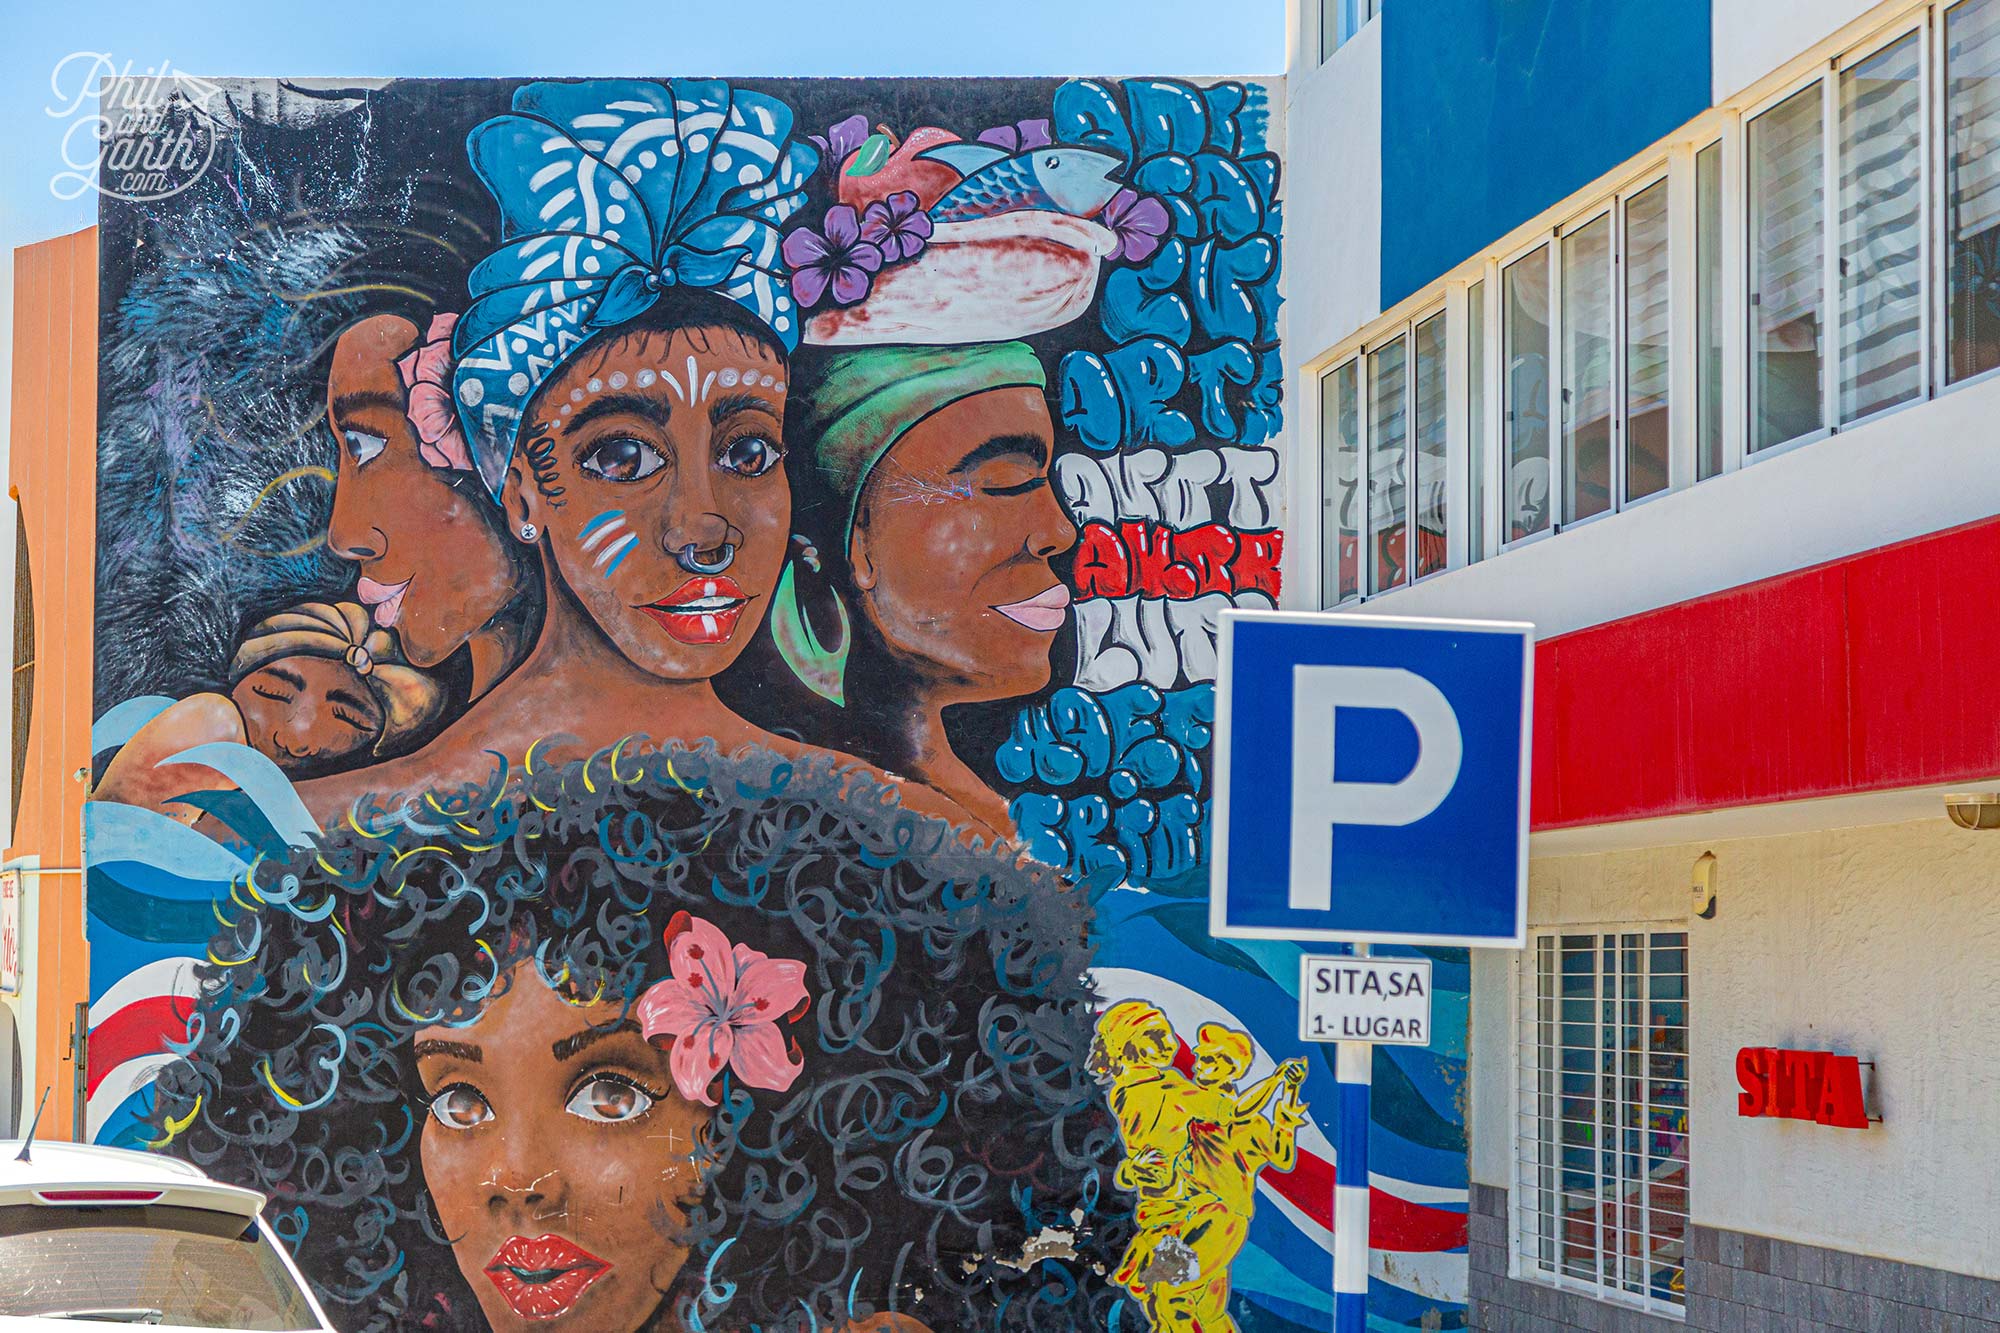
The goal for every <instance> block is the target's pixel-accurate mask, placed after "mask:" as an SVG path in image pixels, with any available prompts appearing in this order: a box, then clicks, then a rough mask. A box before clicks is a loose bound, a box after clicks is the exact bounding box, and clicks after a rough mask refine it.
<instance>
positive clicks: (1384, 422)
mask: <svg viewBox="0 0 2000 1333" xmlns="http://www.w3.org/2000/svg"><path fill="white" fill-rule="evenodd" d="M1408 360H1409V351H1408V349H1407V348H1406V347H1405V346H1404V345H1403V340H1402V339H1401V338H1398V339H1396V340H1395V341H1394V342H1390V343H1384V344H1383V345H1382V346H1381V347H1378V348H1376V349H1375V350H1374V351H1371V352H1370V353H1369V354H1368V552H1369V555H1368V569H1369V583H1368V590H1369V591H1370V592H1386V591H1387V590H1388V589H1390V588H1393V587H1395V586H1396V585H1398V584H1400V583H1407V582H1409V559H1410V557H1409V552H1408V549H1407V548H1408V545H1409V515H1410V483H1409V475H1410V473H1409V468H1410V459H1409V444H1410V442H1409V424H1408V420H1409V414H1408V409H1407V405H1406V402H1405V400H1406V399H1407V397H1408V379H1409V374H1408Z"/></svg>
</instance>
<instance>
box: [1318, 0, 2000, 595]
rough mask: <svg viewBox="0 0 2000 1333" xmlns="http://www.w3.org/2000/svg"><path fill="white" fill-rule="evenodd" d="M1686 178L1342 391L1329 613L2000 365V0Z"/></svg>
mask: <svg viewBox="0 0 2000 1333" xmlns="http://www.w3.org/2000/svg"><path fill="white" fill-rule="evenodd" d="M1684 162H1685V166H1684V168H1680V169H1675V170H1672V171H1670V170H1669V169H1668V167H1667V166H1666V165H1664V164H1663V165H1661V166H1659V167H1657V168H1656V169H1655V170H1653V171H1652V172H1651V173H1647V174H1641V175H1639V176H1637V177H1635V178H1634V179H1633V180H1632V181H1631V182H1630V183H1629V184H1628V185H1627V186H1625V187H1624V188H1623V189H1621V190H1619V191H1618V192H1617V193H1615V194H1614V195H1613V196H1611V197H1610V198H1607V199H1603V200H1600V201H1599V202H1598V203H1597V204H1596V205H1594V206H1593V207H1591V208H1590V209H1588V210H1586V211H1584V212H1582V213H1580V214H1579V215H1577V216H1576V217H1574V218H1573V219H1572V220H1570V221H1569V222H1568V223H1566V224H1565V225H1564V226H1562V227H1560V228H1557V229H1555V230H1553V231H1552V232H1551V233H1549V234H1548V235H1546V236H1545V237H1543V238H1541V239H1539V240H1537V241H1536V242H1534V243H1533V244H1532V245H1530V246H1529V247H1528V248H1526V249H1525V250H1523V251H1519V252H1515V253H1511V254H1508V255H1505V256H1502V257H1500V258H1499V259H1498V260H1497V261H1496V262H1493V263H1490V264H1488V265H1486V266H1485V268H1484V273H1485V275H1486V276H1485V277H1483V278H1482V279H1480V280H1478V281H1473V282H1471V283H1470V284H1469V285H1468V286H1467V287H1466V288H1465V290H1464V298H1463V300H1464V318H1463V320H1462V322H1458V323H1455V324H1448V321H1447V318H1446V310H1445V309H1444V306H1443V302H1442V298H1440V302H1439V304H1438V305H1437V306H1435V307H1433V308H1430V309H1426V310H1423V311H1421V312H1420V313H1419V314H1418V315H1417V316H1416V317H1415V318H1413V319H1411V320H1409V321H1408V322H1406V323H1405V324H1403V325H1402V326H1400V327H1398V328H1394V329H1391V330H1388V331H1386V332H1384V333H1382V334H1380V335H1379V336H1377V337H1376V338H1375V339H1373V340H1372V341H1370V342H1369V343H1368V344H1367V345H1366V346H1365V347H1364V348H1363V349H1362V350H1361V351H1360V352H1358V353H1357V354H1356V355H1354V356H1353V357H1351V358H1349V359H1347V360H1344V361H1342V362H1340V363H1339V364H1337V365H1335V366H1334V367H1332V368H1331V369H1330V370H1328V371H1327V372H1326V374H1325V376H1324V378H1323V379H1322V382H1321V402H1320V423H1321V425H1320V429H1321V478H1322V502H1323V527H1322V547H1323V568H1322V585H1321V586H1322V598H1323V601H1324V602H1325V603H1327V604H1329V605H1331V604H1335V603H1338V602H1342V601H1346V600H1348V599H1350V598H1354V597H1359V596H1367V595H1372V594H1376V593H1381V592H1386V591H1389V590H1391V589H1393V588H1396V587H1399V586H1401V585H1403V584H1405V583H1408V582H1410V581H1413V580H1415V579H1421V578H1423V577H1425V576H1427V575H1429V574H1433V573H1436V572H1438V571H1440V570H1442V569H1444V568H1445V567H1446V564H1447V558H1448V554H1449V552H1450V551H1451V550H1452V549H1453V547H1452V543H1453V540H1454V538H1457V537H1458V535H1459V533H1460V531H1461V530H1462V532H1463V549H1464V551H1465V556H1464V558H1465V559H1468V560H1477V559H1480V558H1481V557H1482V556H1484V555H1488V554H1491V553H1493V552H1495V551H1497V550H1499V549H1502V548H1504V547H1506V546H1507V545H1509V544H1511V543H1513V542H1517V541H1523V540H1527V539H1531V538H1535V537H1538V536H1541V535H1543V534H1546V533H1548V532H1551V531H1553V530H1556V529H1559V528H1560V527H1562V526H1564V525H1569V524H1575V523H1580V522H1583V521H1586V520H1588V519H1592V518H1595V517H1597V516H1599V515H1602V514H1605V513H1609V512H1612V511H1614V510H1617V509H1620V508H1623V507H1625V506H1627V505H1630V504H1634V503H1637V502H1639V501H1643V500H1645V499H1647V498H1649V497H1652V496H1654V495H1657V494H1660V493H1661V492H1663V491H1666V490H1667V489H1669V488H1670V487H1671V486H1674V485H1677V484H1687V483H1689V482H1700V481H1705V480H1707V479H1708V478H1710V477H1713V476H1716V475H1718V474H1719V473H1721V472H1723V471H1725V470H1726V469H1727V468H1728V467H1731V466H1734V465H1735V464H1736V462H1738V461H1740V460H1749V459H1754V458H1756V457H1758V456H1761V455H1764V454H1768V453H1770V452H1772V451H1775V450H1778V449H1781V448H1784V447H1786V446H1791V445H1795V444H1799V443H1801V442H1804V441H1807V440H1811V439H1814V438H1817V437H1819V436H1822V435H1825V434H1827V433H1829V432H1831V431H1835V430H1839V429H1842V428H1844V427H1847V426H1851V425H1854V424H1856V423H1858V422H1861V421H1863V420H1866V419H1868V418H1871V417H1874V416H1876V415H1878V414H1880V413H1883V412H1886V411H1890V410H1893V409H1895V408H1897V407H1901V406H1904V405H1906V404H1908V403H1911V402H1915V401H1918V400H1921V399H1923V398H1926V397H1928V396H1930V395H1932V394H1934V393H1936V392H1938V391H1939V390H1941V389H1944V388H1948V387H1950V386H1952V385H1955V384H1958V383H1960V382H1963V381H1965V380H1968V379H1971V378H1974V377H1976V376H1979V375H1983V374H1985V373H1987V372H1988V371H1991V370H1993V369H1995V368H1996V367H2000V0H1957V3H1950V4H1939V5H1937V6H1935V7H1933V8H1932V9H1930V10H1928V11H1925V12H1923V13H1921V14H1919V15H1917V16H1915V17H1913V18H1908V19H1905V20H1903V21H1902V23H1901V24H1900V25H1899V26H1898V27H1896V28H1895V29H1892V30H1890V31H1887V32H1884V33H1882V34H1879V35H1878V36H1877V37H1875V38H1874V39H1872V40H1871V42H1870V43H1869V44H1868V45H1867V46H1864V47H1861V48H1857V49H1856V50H1855V51H1853V52H1851V53H1850V54H1848V55H1847V56H1844V57H1843V58H1841V59H1839V60H1836V61H1833V62H1831V63H1830V64H1829V65H1828V66H1827V67H1826V68H1824V69H1823V70H1822V71H1820V72H1819V73H1817V74H1815V75H1813V76H1811V77H1809V78H1807V79H1806V80H1804V81H1803V82H1802V83H1800V84H1798V85H1796V86H1794V87H1791V88H1788V89H1786V90H1785V91H1784V92H1783V93H1781V94H1780V95H1778V96H1776V97H1774V98H1772V99H1769V100H1768V102H1767V103H1765V104H1763V105H1759V106H1756V107H1753V108H1752V109H1751V110H1750V111H1749V112H1748V113H1747V114H1746V115H1745V116H1744V117H1743V119H1742V129H1741V134H1740V136H1735V137H1732V138H1731V139H1730V140H1729V142H1728V144H1727V146H1726V149H1725V143H1724V142H1723V141H1722V140H1721V139H1720V138H1718V139H1717V141H1715V142H1711V143H1708V144H1705V145H1702V146H1700V147H1699V148H1697V149H1695V151H1693V153H1692V155H1691V158H1690V159H1684ZM1725 167H1726V169H1727V171H1728V172H1729V173H1730V174H1731V175H1733V176H1734V181H1733V182H1732V181H1728V180H1726V179H1725ZM1677 224H1678V225H1680V226H1682V227H1684V228H1685V231H1684V232H1682V233H1681V235H1682V236H1683V237H1684V239H1681V240H1679V241H1676V239H1675V231H1676V226H1677ZM1732 247H1733V248H1734V249H1735V250H1736V251H1737V255H1736V258H1735V260H1734V261H1733V262H1730V263H1727V264H1726V263H1725V258H1726V254H1727V252H1728V251H1729V250H1730V249H1731V248H1732ZM1680 268H1685V269H1687V270H1689V271H1688V272H1686V273H1678V272H1677V271H1676V270H1677V269H1680ZM1677 279H1680V281H1677ZM1489 287H1490V288H1492V290H1491V291H1490V292H1489V290H1488V289H1489ZM1732 287H1733V288H1734V290H1731V288H1732ZM1732 298H1733V299H1732ZM1489 307H1490V308H1489ZM1678 307H1685V308H1684V309H1678ZM1677 314H1679V316H1680V318H1679V319H1678V321H1677V320H1676V315H1677ZM1448 327H1451V328H1454V329H1463V330H1464V331H1465V332H1464V333H1463V334H1461V335H1456V336H1455V337H1454V338H1447V336H1446V331H1447V328H1448ZM1454 343H1458V344H1460V345H1459V346H1454ZM1455 352H1457V353H1460V354H1461V356H1460V359H1459V360H1458V361H1453V360H1452V357H1453V354H1454V353H1455ZM1489 358H1490V360H1489ZM1489 364H1490V365H1492V366H1494V367H1495V370H1494V371H1493V372H1491V373H1489V369H1488V367H1489ZM1732 374H1733V375H1734V376H1736V377H1737V379H1738V383H1739V384H1740V389H1739V390H1738V396H1737V397H1736V399H1735V404H1736V410H1735V412H1734V413H1732V412H1731V411H1730V410H1729V408H1728V406H1727V404H1728V401H1729V400H1728V398H1727V396H1726V393H1725V380H1726V379H1727V378H1729V377H1730V376H1731V375H1732ZM1452 375H1462V376H1463V383H1464V386H1465V388H1464V391H1463V393H1462V395H1460V396H1459V398H1458V402H1459V404H1460V405H1459V407H1458V409H1457V411H1458V412H1462V414H1463V419H1462V420H1460V421H1454V420H1452V417H1453V415H1454V409H1453V408H1452V407H1451V406H1450V404H1449V403H1448V398H1449V397H1450V396H1449V395H1447V393H1446V391H1445V388H1446V384H1447V380H1448V377H1450V376H1452ZM1489 397H1492V398H1497V403H1496V404H1495V405H1496V406H1497V409H1498V410H1497V411H1495V412H1492V413H1491V414H1490V415H1489V411H1488V399H1489ZM1683 416H1684V418H1685V419H1682V418H1683ZM1732 416H1733V417H1734V419H1733V420H1732V419H1731V418H1732ZM1677 440H1678V441H1680V443H1678V444H1677ZM1454 441H1457V442H1460V443H1455V444H1453V443H1452V442H1454ZM1448 445H1450V447H1448ZM1677 450H1686V451H1687V452H1688V453H1691V457H1685V455H1684V458H1685V461H1684V464H1683V466H1682V467H1681V468H1680V469H1678V470H1677V469H1676V467H1675V463H1676V451H1677ZM1459 468H1463V469H1464V470H1465V471H1464V473H1463V474H1462V485H1453V484H1452V483H1453V481H1454V479H1455V478H1454V471H1455V470H1456V469H1459ZM1490 488H1491V489H1494V490H1495V494H1494V495H1493V496H1492V497H1489V496H1488V490H1489V489H1490ZM1455 511H1462V512H1455ZM1496 525H1497V526H1496ZM1489 526H1492V527H1493V530H1491V531H1489V530H1488V528H1489Z"/></svg>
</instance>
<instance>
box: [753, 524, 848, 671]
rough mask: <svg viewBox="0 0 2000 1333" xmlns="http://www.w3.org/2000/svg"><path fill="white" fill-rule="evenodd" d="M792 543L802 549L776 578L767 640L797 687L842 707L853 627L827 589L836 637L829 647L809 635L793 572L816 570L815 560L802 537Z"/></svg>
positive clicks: (811, 631) (787, 562)
mask: <svg viewBox="0 0 2000 1333" xmlns="http://www.w3.org/2000/svg"><path fill="white" fill-rule="evenodd" d="M792 540H793V541H795V542H800V543H805V549H804V551H803V552H802V553H801V554H800V555H799V557H798V558H796V559H792V560H787V561H786V562H785V571H784V573H782V574H780V575H779V576H778V589H777V592H776V593H774V594H773V595H772V598H771V640H772V642H773V643H775V644H777V645H778V656H780V657H782V658H784V659H785V665H786V666H787V667H790V668H791V672H792V674H793V675H794V676H797V677H798V678H799V682H800V683H801V684H803V685H804V686H805V687H806V688H807V689H809V690H811V691H812V692H813V693H814V694H817V695H818V696H819V697H820V698H822V699H825V700H826V701H827V702H829V703H831V704H832V705H834V707H836V708H845V707H847V650H848V649H849V648H851V647H853V646H854V627H853V625H852V624H851V623H850V622H849V621H848V619H847V607H846V605H845V604H843V603H842V602H841V600H840V594H838V593H836V592H835V591H834V590H833V589H832V588H831V587H828V588H827V589H826V595H827V598H828V600H830V601H831V602H832V603H833V614H834V618H835V619H836V620H837V621H839V623H840V636H839V639H838V641H837V642H835V643H834V644H832V645H831V646H829V645H827V644H825V643H822V642H821V641H820V637H819V635H818V634H816V633H814V632H813V627H812V622H811V621H810V620H808V619H806V615H805V610H804V608H803V607H801V606H800V605H799V588H798V574H797V570H798V567H799V565H800V564H801V563H803V564H804V565H805V566H806V568H807V569H810V570H815V571H816V570H818V569H819V559H818V556H817V554H816V553H815V552H814V550H813V548H812V546H811V544H810V543H806V542H805V538H803V537H794V538H793V539H792Z"/></svg>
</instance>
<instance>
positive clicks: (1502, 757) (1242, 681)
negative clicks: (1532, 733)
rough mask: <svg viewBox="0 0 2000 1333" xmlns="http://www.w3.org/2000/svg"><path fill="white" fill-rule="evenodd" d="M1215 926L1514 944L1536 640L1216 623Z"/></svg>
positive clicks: (1476, 627) (1439, 626)
mask: <svg viewBox="0 0 2000 1333" xmlns="http://www.w3.org/2000/svg"><path fill="white" fill-rule="evenodd" d="M1218 650H1219V653H1218V658H1219V671H1218V676H1217V680H1216V720H1215V808H1214V819H1215V828H1214V855H1213V857H1212V859H1211V868H1210V874H1211V887H1212V895H1211V899H1210V929H1211V930H1212V932H1213V933H1214V934H1215V935H1217V936H1220V937H1225V938H1230V937H1233V938H1261V939H1286V940H1351V941H1374V942H1382V943H1398V944H1447V945H1454V944H1465V945H1502V946H1511V947H1516V948H1518V947H1520V945H1521V944H1522V943H1524V940H1525V929H1526V924H1525V923H1526V909H1527V871H1528V741H1529V700H1530V697H1531V693H1532V685H1533V671H1534V627H1533V626H1531V625H1526V624H1520V623H1515V622H1502V621H1471V620H1417V619H1406V618H1400V617H1391V616H1369V615H1345V614H1327V613H1316V612H1297V611H1225V612H1223V613H1222V617H1221V623H1220V633H1219V642H1218Z"/></svg>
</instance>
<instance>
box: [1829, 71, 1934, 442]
mask: <svg viewBox="0 0 2000 1333" xmlns="http://www.w3.org/2000/svg"><path fill="white" fill-rule="evenodd" d="M1918 55H1919V42H1918V38H1917V34H1916V33H1914V32H1913V33H1911V34H1909V35H1908V36H1907V37H1904V38H1903V39H1901V40H1900V41H1897V42H1893V43H1891V44H1890V45H1888V46H1886V47H1884V48H1883V49H1882V50H1880V51H1878V52H1876V53H1875V54H1874V55H1872V56H1870V57H1868V59H1866V60H1864V61H1862V62H1860V63H1859V64H1857V65H1855V66H1854V67H1853V68H1851V69H1847V70H1843V71H1842V72H1841V75H1840V419H1841V420H1842V421H1852V420H1854V419H1855V418H1856V417H1864V416H1867V415H1868V414H1869V413H1870V412H1879V411H1881V410H1882V409H1883V408H1885V407H1894V406H1895V405H1896V404H1897V403H1907V402H1909V401H1910V400H1911V399H1913V398H1916V397H1918V396H1919V395H1921V394H1922V393H1923V391H1924V381H1923V375H1924V365H1923V345H1922V344H1923V324H1922V318H1923V304H1922V303H1923V244H1922V237H1923V214H1922V209H1923V172H1922V167H1923V143H1922V133H1921V129H1922V122H1921V120H1920V117H1921V115H1922V102H1921V100H1920V99H1919V97H1918V87H1917V76H1918V73H1919V66H1918Z"/></svg>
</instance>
